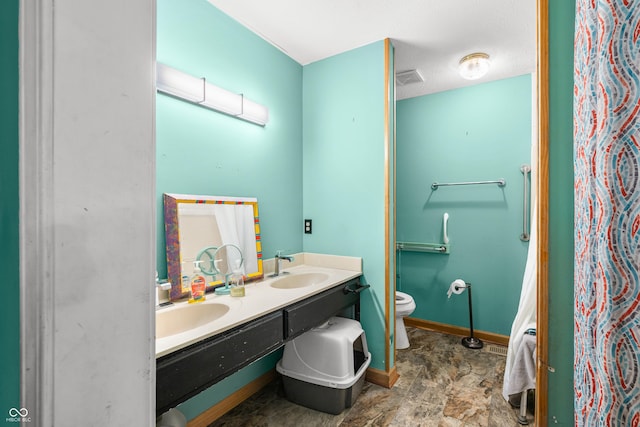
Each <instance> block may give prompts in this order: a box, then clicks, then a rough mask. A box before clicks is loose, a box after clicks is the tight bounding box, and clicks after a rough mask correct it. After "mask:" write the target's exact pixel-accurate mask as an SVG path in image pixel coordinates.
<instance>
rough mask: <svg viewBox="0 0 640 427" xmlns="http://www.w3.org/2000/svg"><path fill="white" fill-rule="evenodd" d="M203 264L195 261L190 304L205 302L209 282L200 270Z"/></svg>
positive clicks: (190, 288) (190, 289)
mask: <svg viewBox="0 0 640 427" xmlns="http://www.w3.org/2000/svg"><path fill="white" fill-rule="evenodd" d="M201 262H202V261H193V276H191V281H190V286H189V291H190V296H189V304H192V303H195V302H202V301H204V300H205V290H206V288H207V282H206V280H205V279H204V275H203V274H202V270H200V263H201Z"/></svg>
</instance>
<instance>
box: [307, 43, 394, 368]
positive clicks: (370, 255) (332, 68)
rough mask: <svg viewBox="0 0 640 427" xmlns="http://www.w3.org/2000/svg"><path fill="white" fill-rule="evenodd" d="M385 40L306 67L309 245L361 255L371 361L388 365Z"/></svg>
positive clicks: (377, 365)
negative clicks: (386, 326) (386, 344)
mask: <svg viewBox="0 0 640 427" xmlns="http://www.w3.org/2000/svg"><path fill="white" fill-rule="evenodd" d="M384 49H385V46H384V42H383V41H380V42H376V43H373V44H370V45H367V46H364V47H361V48H359V49H354V50H351V51H349V52H346V53H342V54H340V55H336V56H333V57H330V58H327V59H324V60H322V61H318V62H315V63H313V64H310V65H307V66H305V67H304V83H303V87H304V89H303V93H304V102H303V120H304V133H303V134H304V138H303V140H304V150H303V158H302V161H303V168H302V170H303V179H304V185H303V193H304V218H310V219H312V220H313V234H305V235H304V250H305V252H317V253H327V254H335V255H348V256H359V257H362V258H363V259H364V262H363V267H364V279H365V281H366V282H367V283H369V284H370V285H371V288H370V290H368V291H366V292H364V293H363V294H362V304H361V306H362V311H361V313H362V316H361V320H362V324H363V328H364V329H365V331H366V334H367V343H368V346H369V351H370V352H371V354H372V356H373V357H372V362H371V366H372V367H374V368H377V369H384V368H385V360H384V354H385V351H384V348H385V337H384V331H385V325H384V320H385V257H384V255H385V235H384V229H385V228H384V225H385V222H384V221H385V209H384V184H385V182H384V161H385V151H384V124H385V122H384V119H385V116H384V97H385V95H386V93H387V91H386V90H385V86H384V70H385V68H384Z"/></svg>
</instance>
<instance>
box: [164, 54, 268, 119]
mask: <svg viewBox="0 0 640 427" xmlns="http://www.w3.org/2000/svg"><path fill="white" fill-rule="evenodd" d="M156 89H157V90H158V91H159V92H163V93H166V94H169V95H172V96H175V97H177V98H180V99H184V100H185V101H189V102H193V103H195V104H198V105H202V106H203V107H206V108H209V109H212V110H215V111H219V112H222V113H225V114H228V115H230V116H234V117H237V118H239V119H242V120H246V121H249V122H252V123H255V124H258V125H261V126H264V125H266V124H267V122H268V121H269V109H268V108H267V107H265V106H264V105H261V104H258V103H256V102H253V101H251V100H249V99H247V98H245V97H244V96H242V95H238V94H235V93H233V92H229V91H228V90H225V89H222V88H220V87H218V86H215V85H213V84H211V83H207V82H206V79H205V78H198V77H193V76H192V75H190V74H187V73H183V72H182V71H179V70H176V69H175V68H171V67H169V66H168V65H165V64H161V63H159V62H158V63H157V66H156Z"/></svg>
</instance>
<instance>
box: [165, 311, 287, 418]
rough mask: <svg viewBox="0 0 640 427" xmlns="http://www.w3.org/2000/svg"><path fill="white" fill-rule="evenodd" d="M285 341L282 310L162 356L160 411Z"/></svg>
mask: <svg viewBox="0 0 640 427" xmlns="http://www.w3.org/2000/svg"><path fill="white" fill-rule="evenodd" d="M283 342H284V339H283V336H282V312H281V311H277V312H275V313H271V314H268V315H266V316H264V317H261V318H258V319H255V320H253V321H251V322H248V323H246V324H244V325H242V326H239V327H237V328H234V329H232V330H230V331H226V332H223V333H222V334H220V335H216V336H214V337H211V338H209V339H206V340H204V341H201V342H199V343H196V344H193V345H191V346H189V347H186V348H184V349H181V350H178V351H176V352H174V353H171V354H168V355H166V356H164V357H161V358H160V359H158V360H157V362H156V415H157V416H159V415H162V414H163V413H164V412H166V411H168V410H169V409H171V408H173V407H175V406H176V405H178V404H180V403H182V402H184V401H185V400H187V399H189V398H190V397H192V396H195V395H196V394H198V393H199V392H200V391H202V390H204V389H206V388H208V387H210V386H212V385H213V384H215V383H217V382H218V381H220V380H222V379H223V378H226V377H228V376H229V375H231V374H233V373H234V372H237V371H238V370H240V369H242V368H244V367H245V366H247V365H248V364H250V363H251V362H253V361H254V360H257V359H259V358H261V357H262V356H264V355H266V354H269V353H270V352H272V351H273V350H275V349H277V348H278V347H280V346H281V345H282V343H283Z"/></svg>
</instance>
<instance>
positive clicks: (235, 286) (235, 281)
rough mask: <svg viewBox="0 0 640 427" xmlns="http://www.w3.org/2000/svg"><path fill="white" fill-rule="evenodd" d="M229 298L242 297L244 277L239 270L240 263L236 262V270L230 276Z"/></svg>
mask: <svg viewBox="0 0 640 427" xmlns="http://www.w3.org/2000/svg"><path fill="white" fill-rule="evenodd" d="M231 296H232V297H243V296H244V276H243V275H242V270H241V269H240V261H237V262H236V268H235V269H234V270H233V273H232V275H231Z"/></svg>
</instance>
